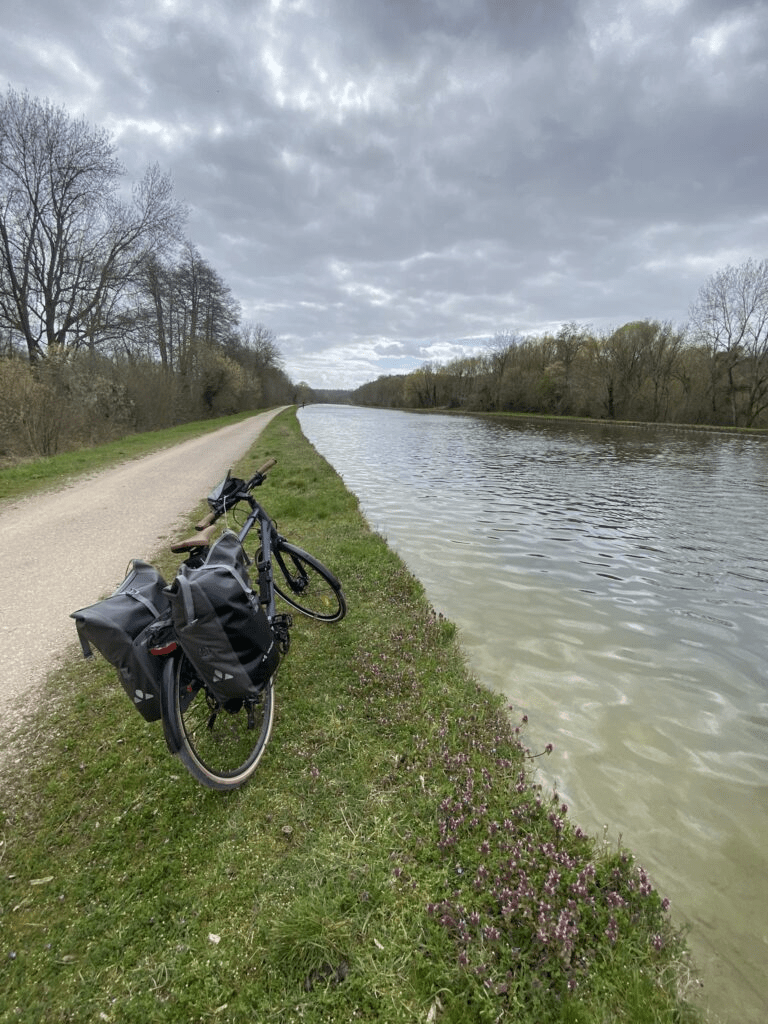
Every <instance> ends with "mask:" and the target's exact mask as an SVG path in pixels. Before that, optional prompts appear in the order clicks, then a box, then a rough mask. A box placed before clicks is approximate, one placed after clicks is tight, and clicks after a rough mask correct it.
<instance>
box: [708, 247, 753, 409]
mask: <svg viewBox="0 0 768 1024" xmlns="http://www.w3.org/2000/svg"><path fill="white" fill-rule="evenodd" d="M691 326H692V328H693V331H694V336H695V338H696V340H697V341H698V342H699V343H700V344H702V345H704V346H705V347H706V348H707V349H708V350H709V353H710V356H711V360H712V381H711V388H712V409H713V412H716V411H717V393H718V387H719V384H720V381H721V380H724V381H725V393H726V396H727V401H728V404H729V407H730V419H731V423H732V424H733V426H737V425H738V421H739V418H740V415H741V416H743V419H744V423H745V425H746V426H751V425H752V424H753V423H754V422H755V419H756V418H757V416H759V414H760V413H761V412H762V411H763V410H764V409H766V408H767V407H768V260H761V261H760V262H757V261H755V260H752V259H749V260H747V261H746V262H745V263H742V264H741V265H740V266H738V267H731V266H729V267H726V268H725V269H724V270H720V271H718V272H717V273H716V274H713V275H712V277H710V278H709V280H708V281H707V282H706V284H705V285H704V286H703V287H702V289H701V291H700V292H699V297H698V300H697V302H696V303H695V305H694V306H693V307H692V308H691Z"/></svg>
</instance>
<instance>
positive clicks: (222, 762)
mask: <svg viewBox="0 0 768 1024" xmlns="http://www.w3.org/2000/svg"><path fill="white" fill-rule="evenodd" d="M275 464H276V460H275V459H269V460H268V461H267V462H265V463H264V465H263V466H261V468H260V469H258V470H257V471H256V472H255V473H254V475H253V476H252V477H251V478H250V480H247V481H246V480H240V479H238V478H236V477H233V476H232V474H231V470H230V472H228V473H227V475H226V477H225V478H224V480H223V481H222V482H221V483H220V484H219V485H218V486H217V487H216V488H215V489H214V490H213V491H212V492H211V494H210V495H209V496H208V505H209V507H210V512H209V513H208V514H207V515H206V516H205V517H204V518H203V519H202V520H201V521H200V522H199V523H197V525H196V528H197V530H198V532H197V533H196V534H194V535H193V536H192V537H188V538H186V539H185V540H182V541H179V542H177V543H175V544H172V545H171V551H173V552H175V553H178V554H184V553H186V556H187V557H186V559H185V562H184V564H186V565H188V566H189V567H190V568H195V567H198V566H200V565H202V564H203V562H204V560H205V558H206V555H207V554H208V551H209V549H210V546H211V542H212V539H213V534H214V532H215V530H216V523H217V521H218V520H219V519H221V517H222V516H230V515H233V516H234V513H235V510H236V509H237V506H238V505H241V504H243V503H244V504H246V505H248V506H249V509H250V511H249V512H248V513H247V516H246V518H245V521H244V522H243V523H242V524H240V523H237V525H239V526H240V530H239V532H238V539H239V541H240V543H241V544H242V545H245V542H246V540H247V538H248V536H249V534H250V533H251V531H252V530H254V529H255V530H256V532H257V535H258V547H257V549H256V553H255V558H254V564H255V566H256V570H257V574H258V581H257V583H256V585H255V586H254V588H253V590H254V592H255V593H256V594H257V595H258V600H259V603H260V605H261V607H262V608H263V609H264V611H265V613H266V617H267V621H268V623H269V628H270V629H271V630H272V632H273V635H274V640H275V643H276V644H277V646H278V648H279V652H280V655H281V657H282V656H283V655H284V654H286V653H287V651H288V648H289V645H290V636H289V630H290V627H291V625H292V618H291V615H290V614H285V613H278V612H277V610H276V596H278V597H280V598H281V599H282V600H283V601H285V602H286V603H287V604H288V605H289V606H290V607H291V608H292V609H295V610H296V611H298V612H301V613H302V614H303V615H307V616H309V617H310V618H312V619H318V620H320V621H323V622H338V621H339V620H341V619H342V618H344V615H345V614H346V611H347V606H346V600H345V598H344V593H343V591H342V589H341V583H340V582H339V580H338V579H337V578H336V577H335V576H334V575H333V573H332V572H331V571H330V570H329V569H327V568H326V567H325V566H324V565H323V564H322V562H320V561H318V559H316V558H314V557H313V556H312V555H310V554H308V553H307V552H306V551H304V550H302V549H301V548H299V547H297V546H296V545H294V544H291V543H290V542H289V541H288V540H286V538H285V537H283V536H282V535H281V534H280V533H279V532H278V530H277V526H276V524H275V522H274V521H273V520H272V518H271V517H270V516H269V514H268V513H267V511H266V510H265V509H264V507H263V506H262V505H260V504H259V502H258V501H256V499H255V498H254V497H253V494H252V493H251V492H252V491H253V490H255V488H256V487H259V486H261V484H262V483H263V482H264V480H265V479H266V476H267V473H268V472H269V470H270V469H271V468H272V467H273V466H274V465H275ZM151 653H152V654H154V655H156V656H159V657H165V658H167V661H166V663H165V665H164V669H163V675H162V687H161V695H160V703H161V717H162V723H163V730H164V733H165V739H166V743H167V745H168V749H169V750H170V751H171V753H173V754H176V755H178V757H179V758H180V760H181V761H182V763H183V764H184V766H185V767H186V769H187V770H188V771H189V772H190V774H191V775H192V776H193V777H194V778H195V779H196V780H197V781H198V782H200V783H202V784H203V785H204V786H208V787H209V788H211V789H218V790H227V789H236V788H238V787H239V786H242V784H243V783H244V782H246V781H247V780H248V779H249V778H250V777H251V776H252V775H253V773H254V772H255V770H256V768H257V766H258V764H259V761H260V760H261V757H262V755H263V753H264V750H265V748H266V746H267V743H268V742H269V739H270V736H271V734H272V724H273V721H274V715H275V698H274V684H275V678H276V675H277V666H276V667H275V669H274V671H273V672H272V674H271V675H270V676H269V679H268V680H267V681H266V682H265V683H264V685H263V686H262V688H261V690H260V692H259V693H258V696H256V697H255V698H253V699H250V698H249V699H246V700H241V699H236V700H227V701H224V702H223V703H222V702H221V701H220V700H219V699H218V698H217V697H216V696H215V695H214V693H213V692H212V691H211V690H210V689H209V688H208V686H207V685H206V684H205V683H204V682H203V681H202V680H201V679H200V678H199V676H198V675H197V673H196V671H195V669H194V668H193V666H192V664H191V662H190V661H189V659H188V658H187V656H186V655H185V654H184V652H183V651H182V649H181V646H180V644H179V643H178V642H177V639H176V638H175V634H174V631H173V627H172V626H168V624H167V623H166V624H165V625H164V626H163V627H162V629H161V631H160V632H159V633H158V636H157V637H156V638H155V640H154V643H153V644H152V645H151ZM278 664H279V662H278Z"/></svg>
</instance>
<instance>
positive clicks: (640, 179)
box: [4, 0, 768, 386]
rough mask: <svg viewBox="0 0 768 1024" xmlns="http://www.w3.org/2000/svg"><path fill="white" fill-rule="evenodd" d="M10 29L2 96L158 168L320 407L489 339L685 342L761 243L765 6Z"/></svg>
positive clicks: (285, 1)
mask: <svg viewBox="0 0 768 1024" xmlns="http://www.w3.org/2000/svg"><path fill="white" fill-rule="evenodd" d="M7 35H8V45H7V47H6V51H5V54H4V57H5V69H6V72H5V73H6V75H7V80H8V82H9V83H10V84H11V85H13V86H14V87H15V88H28V89H29V90H30V91H31V92H33V93H34V94H36V95H40V96H47V97H48V98H50V99H51V100H53V101H54V102H57V103H62V104H63V105H65V106H67V107H68V108H69V109H70V110H72V111H73V112H76V113H83V114H84V115H85V116H86V117H88V119H89V120H92V121H93V122H94V123H97V124H102V125H104V126H106V127H108V128H109V129H110V130H111V131H113V133H114V135H115V138H116V141H117V143H118V146H119V155H120V157H121V159H122V160H123V162H124V163H125V164H126V166H127V167H128V168H129V171H130V173H131V174H132V175H133V176H134V177H138V176H139V175H140V173H141V171H142V170H143V167H144V166H146V164H147V163H149V162H154V161H159V162H160V163H161V165H163V167H164V168H167V169H168V170H170V172H171V173H172V176H173V179H174V181H175V184H176V190H177V194H178V196H179V198H180V199H182V200H184V201H185V202H187V203H188V205H189V207H190V211H191V215H190V221H189V226H188V234H189V236H190V238H191V240H192V241H193V242H194V243H195V244H196V245H197V246H198V247H199V248H200V250H201V252H202V253H203V255H204V256H205V258H206V259H208V260H209V261H210V262H211V263H212V264H213V265H214V266H215V267H216V269H217V270H218V271H219V273H220V274H221V275H222V277H223V278H224V280H225V281H226V282H227V283H228V284H229V285H230V287H231V289H232V291H233V293H234V294H235V295H236V297H237V298H238V299H239V300H240V301H241V303H242V306H243V309H244V312H245V314H246V316H247V317H248V318H250V319H255V320H262V321H264V322H265V323H267V324H268V325H269V326H270V327H272V329H273V330H275V331H276V333H277V334H278V338H279V341H280V343H281V345H282V347H283V349H284V354H285V358H286V364H287V367H288V369H289V372H291V374H292V375H293V376H295V377H296V378H297V379H299V378H304V379H309V380H310V382H311V383H315V384H316V385H318V386H336V385H338V384H339V383H346V384H353V383H359V382H361V381H362V380H364V379H369V378H370V377H372V376H376V375H377V372H378V370H379V369H380V368H381V372H393V369H392V368H393V367H397V368H399V369H405V368H408V366H413V365H416V364H417V363H418V362H419V360H420V359H421V358H423V357H424V355H423V354H424V353H425V352H427V353H436V352H438V353H440V352H442V353H451V352H456V353H460V352H461V351H464V350H466V351H470V350H471V349H472V348H473V346H474V347H476V345H477V344H479V343H480V342H478V341H477V339H478V338H482V337H487V338H491V337H492V336H493V334H494V333H495V332H496V331H497V330H522V331H535V330H542V329H547V328H551V327H552V326H556V325H557V324H558V323H559V322H562V321H564V320H571V319H579V320H583V321H585V322H592V323H596V324H598V323H620V322H623V321H624V320H627V319H634V318H637V317H643V316H652V317H663V318H669V319H673V320H677V321H680V320H683V319H684V318H685V316H686V311H687V309H688V306H689V304H690V302H691V301H692V300H693V299H694V298H695V295H696V292H697V291H698V288H699V287H700V285H701V284H702V283H703V281H704V279H705V278H706V276H708V274H709V273H710V272H712V271H713V270H715V269H717V268H718V261H721V260H726V259H727V260H728V261H730V262H736V261H739V260H740V259H744V258H746V257H748V256H755V257H758V258H762V257H763V256H764V255H765V252H766V248H767V247H768V200H766V198H765V193H764V167H765V163H766V156H767V155H768V153H767V149H768V146H767V144H766V141H765V140H766V138H768V132H766V125H765V118H766V114H765V110H766V104H765V99H766V93H767V91H768V69H767V65H766V43H767V42H768V8H766V6H765V4H763V3H759V2H755V3H731V2H729V3H718V2H715V0H710V2H706V0H689V2H687V3H686V2H675V0H669V2H668V3H666V4H661V3H655V2H650V0H649V2H645V3H642V4H641V3H635V2H634V0H631V2H630V0H625V2H623V3H622V2H619V3H617V2H615V0H610V2H609V0H582V2H572V0H549V2H547V3H533V2H532V3H523V2H520V3H518V2H515V3H510V2H505V3H501V2H498V0H371V2H370V3H366V4H361V3H358V2H357V0H325V2H323V3H322V4H321V3H319V2H316V0H303V2H301V3H300V2H298V0H281V2H277V0H274V2H267V0H264V2H260V3H250V4H249V3H245V4H242V5H241V4H237V5H235V4H231V3H224V2H223V0H219V2H208V3H206V2H199V0H198V2H194V3H193V2H192V0H176V2H167V3H163V4H159V5H158V4H147V3H142V2H140V0H138V2H137V0H134V2H131V3H128V2H127V0H126V2H114V0H113V2H111V3H107V4H106V5H101V6H100V7H98V8H92V7H89V8H86V7H85V6H84V5H80V4H78V3H76V2H74V0H63V2H62V0H60V2H58V3H56V4H54V3H53V2H52V0H51V2H50V3H46V2H45V0H35V2H34V3H32V4H31V5H28V6H27V7H26V8H24V9H23V10H22V11H21V12H20V14H19V18H18V20H17V21H16V22H15V24H14V26H13V27H12V28H11V29H9V30H8V31H7ZM433 357H434V356H428V358H433ZM313 375H314V376H313Z"/></svg>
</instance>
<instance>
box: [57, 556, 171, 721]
mask: <svg viewBox="0 0 768 1024" xmlns="http://www.w3.org/2000/svg"><path fill="white" fill-rule="evenodd" d="M131 566H132V568H131V569H130V570H129V572H128V575H127V576H126V577H125V579H124V580H123V582H122V583H121V584H120V586H119V587H118V588H117V590H116V591H115V592H114V594H112V596H111V597H107V598H105V599H104V600H103V601H99V602H98V604H93V605H91V606H90V607H88V608H81V609H80V610H79V611H76V612H72V615H71V618H73V619H74V620H75V622H76V623H77V633H78V636H79V638H80V644H81V646H82V648H83V654H84V655H85V657H86V658H91V657H93V651H92V650H91V648H92V647H95V648H96V649H97V650H98V651H100V652H101V653H102V654H103V655H104V657H105V658H106V659H107V661H108V662H110V663H111V664H112V665H114V666H115V668H116V669H117V672H118V675H119V677H120V682H121V683H122V684H123V688H124V690H125V692H126V693H127V694H128V696H129V697H130V699H131V701H132V702H133V704H134V706H135V707H136V710H137V711H138V712H139V713H140V714H141V715H143V717H144V718H145V719H146V720H147V721H148V722H156V721H157V720H158V719H159V718H160V686H161V680H162V674H163V663H164V661H165V659H164V658H158V657H155V656H154V655H153V654H150V651H149V646H150V644H151V642H152V638H153V636H154V635H155V630H156V626H157V623H158V622H160V621H162V620H163V619H169V618H170V605H169V603H168V598H167V596H166V588H167V584H166V582H165V580H164V579H163V577H162V576H161V575H160V573H159V572H158V571H157V569H155V568H154V567H153V566H151V565H149V563H147V562H142V561H141V560H140V559H138V558H135V559H134V560H133V561H132V563H131Z"/></svg>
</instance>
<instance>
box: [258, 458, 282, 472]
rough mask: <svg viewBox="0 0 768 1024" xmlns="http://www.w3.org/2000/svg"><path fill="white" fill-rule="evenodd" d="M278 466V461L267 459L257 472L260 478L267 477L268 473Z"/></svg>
mask: <svg viewBox="0 0 768 1024" xmlns="http://www.w3.org/2000/svg"><path fill="white" fill-rule="evenodd" d="M276 465H277V459H267V461H266V462H265V463H264V465H263V466H260V467H259V468H258V469H257V470H256V472H257V473H258V474H259V475H260V476H266V475H267V473H268V472H269V471H270V469H272V467H273V466H276Z"/></svg>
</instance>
